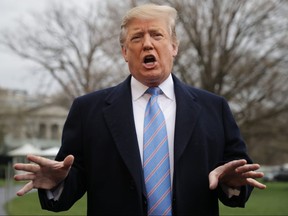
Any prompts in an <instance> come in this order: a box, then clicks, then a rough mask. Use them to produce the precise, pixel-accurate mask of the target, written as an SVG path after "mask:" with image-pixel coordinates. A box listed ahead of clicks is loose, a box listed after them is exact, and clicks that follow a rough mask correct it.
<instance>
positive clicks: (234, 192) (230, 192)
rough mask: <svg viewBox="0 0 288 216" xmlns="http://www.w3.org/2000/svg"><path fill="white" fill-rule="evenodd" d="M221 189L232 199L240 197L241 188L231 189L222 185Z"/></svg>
mask: <svg viewBox="0 0 288 216" xmlns="http://www.w3.org/2000/svg"><path fill="white" fill-rule="evenodd" d="M221 188H222V190H223V192H224V193H225V194H226V195H227V196H228V198H229V199H230V198H231V197H232V196H239V195H240V192H241V191H240V188H231V187H228V186H227V185H224V184H221Z"/></svg>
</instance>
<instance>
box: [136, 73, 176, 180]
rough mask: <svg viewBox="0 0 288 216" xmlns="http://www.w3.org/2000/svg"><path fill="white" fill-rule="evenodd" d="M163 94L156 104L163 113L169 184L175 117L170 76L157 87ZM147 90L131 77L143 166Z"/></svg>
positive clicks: (173, 95) (172, 160) (172, 161)
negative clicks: (166, 141) (167, 151)
mask: <svg viewBox="0 0 288 216" xmlns="http://www.w3.org/2000/svg"><path fill="white" fill-rule="evenodd" d="M159 88H160V89H161V90H162V92H163V94H161V95H159V96H158V100H157V101H158V104H159V106H160V109H161V110H162V112H163V115H164V118H165V122H166V129H167V135H168V148H169V159H170V174H171V182H172V178H173V170H174V132H175V117H176V101H175V93H174V84H173V79H172V76H171V74H170V75H169V77H168V78H167V79H166V80H165V81H164V82H163V83H161V84H160V85H159ZM147 89H148V87H147V86H145V85H143V84H142V83H140V82H139V81H138V80H136V79H135V78H134V77H133V76H132V78H131V93H132V103H133V115H134V121H135V127H136V134H137V139H138V145H139V152H140V156H141V161H142V164H143V128H144V114H145V109H146V105H147V103H148V101H149V98H150V95H149V94H145V91H146V90H147Z"/></svg>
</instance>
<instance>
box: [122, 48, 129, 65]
mask: <svg viewBox="0 0 288 216" xmlns="http://www.w3.org/2000/svg"><path fill="white" fill-rule="evenodd" d="M121 50H122V56H123V58H124V59H125V61H126V62H128V59H127V49H126V47H125V46H122V48H121Z"/></svg>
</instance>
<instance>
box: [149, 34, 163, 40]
mask: <svg viewBox="0 0 288 216" xmlns="http://www.w3.org/2000/svg"><path fill="white" fill-rule="evenodd" d="M152 37H153V38H155V39H156V40H160V39H162V38H163V35H162V34H160V33H155V34H153V35H152Z"/></svg>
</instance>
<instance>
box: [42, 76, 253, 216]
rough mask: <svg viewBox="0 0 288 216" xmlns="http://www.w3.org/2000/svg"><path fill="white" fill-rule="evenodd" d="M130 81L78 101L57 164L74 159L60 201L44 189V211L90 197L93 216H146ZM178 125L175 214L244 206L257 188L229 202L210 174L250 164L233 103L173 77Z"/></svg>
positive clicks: (244, 190)
mask: <svg viewBox="0 0 288 216" xmlns="http://www.w3.org/2000/svg"><path fill="white" fill-rule="evenodd" d="M130 79H131V76H129V77H128V78H127V79H126V80H125V81H124V82H122V83H120V84H119V85H117V86H115V87H111V88H108V89H104V90H100V91H96V92H94V93H90V94H88V95H85V96H81V97H79V98H77V99H75V100H74V102H73V105H72V107H71V109H70V112H69V115H68V117H67V120H66V123H65V126H64V130H63V137H62V146H61V148H60V151H59V153H58V155H57V157H56V160H63V159H64V158H65V157H66V156H67V155H69V154H72V155H74V156H75V161H74V164H73V166H72V168H71V170H70V172H69V175H68V177H67V178H66V179H65V182H64V189H63V192H62V194H61V196H60V198H59V200H58V201H52V200H48V199H47V196H46V194H45V192H44V191H43V190H39V198H40V202H41V205H42V208H43V209H48V210H51V211H63V210H67V209H69V208H70V207H71V206H72V205H73V204H74V202H76V201H77V200H78V199H79V198H81V197H82V196H83V194H85V192H87V202H88V203H87V214H88V215H93V216H94V215H105V214H110V215H146V214H147V202H146V196H145V186H144V184H143V173H142V165H141V159H140V154H139V148H138V143H137V137H136V131H135V125H134V118H133V110H132V99H131V87H130ZM173 80H174V88H175V96H176V122H175V140H174V176H173V192H172V193H173V200H172V205H173V214H174V215H192V214H193V215H218V214H219V209H218V199H220V200H221V201H222V202H223V203H224V204H225V205H228V206H232V207H236V206H238V207H244V204H245V202H246V200H247V199H248V197H249V195H250V193H251V191H252V188H251V187H249V186H244V187H242V188H241V193H240V196H237V197H236V196H233V197H232V198H230V199H229V198H228V197H227V196H226V195H225V194H224V193H223V192H222V190H221V189H220V187H218V189H216V190H213V191H211V190H210V189H209V180H208V175H209V172H210V171H211V170H213V169H214V168H215V167H217V166H219V165H220V164H223V163H225V162H228V161H231V160H234V159H239V158H244V159H246V160H248V162H249V163H251V160H250V159H249V157H248V155H247V153H246V147H245V143H244V142H243V140H242V138H241V136H240V132H239V129H238V127H237V124H236V123H235V120H234V118H233V116H232V114H231V111H230V109H229V107H228V104H227V102H226V101H225V100H224V99H223V98H222V97H219V96H216V95H214V94H211V93H209V92H206V91H204V90H200V89H196V88H193V87H191V86H187V85H185V84H184V83H182V82H180V81H179V80H178V79H177V78H176V77H175V76H174V75H173Z"/></svg>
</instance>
